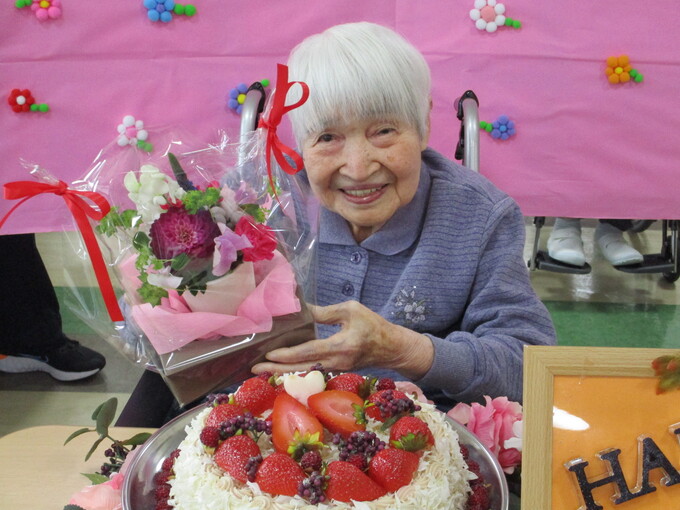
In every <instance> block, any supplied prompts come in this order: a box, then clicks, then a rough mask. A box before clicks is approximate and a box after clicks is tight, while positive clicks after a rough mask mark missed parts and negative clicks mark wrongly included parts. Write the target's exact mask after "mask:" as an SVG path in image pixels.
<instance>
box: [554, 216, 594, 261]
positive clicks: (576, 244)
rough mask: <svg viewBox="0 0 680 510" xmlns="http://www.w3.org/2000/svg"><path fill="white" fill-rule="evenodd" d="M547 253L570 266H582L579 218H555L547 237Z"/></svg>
mask: <svg viewBox="0 0 680 510" xmlns="http://www.w3.org/2000/svg"><path fill="white" fill-rule="evenodd" d="M548 255H550V257H551V258H553V259H555V260H559V261H560V262H564V263H565V264H571V265H572V266H583V265H584V264H585V263H586V255H585V253H584V252H583V241H582V240H581V220H580V219H579V218H557V219H556V220H555V225H554V226H553V229H552V232H551V233H550V237H549V238H548Z"/></svg>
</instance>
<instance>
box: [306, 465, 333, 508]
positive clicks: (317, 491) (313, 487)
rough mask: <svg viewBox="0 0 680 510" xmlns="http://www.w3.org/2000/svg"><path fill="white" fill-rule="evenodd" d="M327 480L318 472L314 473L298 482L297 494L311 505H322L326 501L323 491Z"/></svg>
mask: <svg viewBox="0 0 680 510" xmlns="http://www.w3.org/2000/svg"><path fill="white" fill-rule="evenodd" d="M328 479H329V477H328V476H324V475H322V474H321V473H319V472H318V471H314V472H313V473H312V474H311V475H309V477H307V478H305V479H304V480H302V481H301V482H300V484H299V485H298V494H299V495H300V497H302V498H304V499H306V500H307V501H309V502H310V503H311V504H312V505H318V504H319V503H324V502H325V501H326V494H325V493H324V491H325V490H326V485H327V484H328Z"/></svg>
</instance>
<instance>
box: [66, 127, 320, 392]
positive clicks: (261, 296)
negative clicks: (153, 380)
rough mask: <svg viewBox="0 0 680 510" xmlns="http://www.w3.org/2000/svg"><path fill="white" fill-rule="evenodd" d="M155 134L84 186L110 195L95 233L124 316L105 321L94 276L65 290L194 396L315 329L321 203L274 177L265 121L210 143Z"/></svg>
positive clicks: (96, 169)
mask: <svg viewBox="0 0 680 510" xmlns="http://www.w3.org/2000/svg"><path fill="white" fill-rule="evenodd" d="M153 133H154V134H153V150H152V151H150V152H148V151H146V150H142V149H140V148H137V147H132V146H127V147H121V146H119V145H118V143H117V142H116V141H113V142H112V143H111V144H110V145H109V146H107V147H106V148H104V149H103V150H102V151H101V152H100V153H99V154H98V155H97V157H96V158H95V160H94V162H93V164H92V166H91V168H90V170H89V171H88V172H87V174H86V175H85V176H84V178H83V179H82V180H81V181H78V182H76V183H74V184H73V186H74V187H75V188H78V189H88V190H90V191H94V192H97V193H100V194H102V195H103V196H105V197H106V198H107V199H108V201H109V203H110V205H111V212H110V213H109V214H108V215H107V216H106V217H104V218H103V219H102V220H101V221H99V222H98V224H97V225H96V226H95V231H96V234H97V239H98V241H99V244H100V246H101V248H102V252H103V255H104V259H105V261H106V263H107V266H108V268H109V269H110V271H109V273H110V275H111V278H112V281H113V283H114V288H115V289H116V295H117V296H118V304H119V306H120V309H121V311H122V313H123V316H124V320H123V321H119V322H112V321H111V320H110V319H109V318H108V317H107V314H106V311H104V309H103V307H102V306H101V299H100V298H99V296H97V295H96V289H94V288H93V287H91V286H86V287H83V286H78V285H72V286H71V287H70V289H68V292H67V293H66V294H67V295H66V297H65V300H66V302H67V305H68V306H69V307H70V308H71V309H72V310H73V312H74V313H75V314H76V315H77V316H79V317H80V318H81V319H82V320H83V321H84V322H85V323H87V324H88V325H89V326H90V327H91V328H92V329H94V330H95V331H96V332H97V333H99V334H101V335H102V336H104V337H105V338H107V339H108V340H109V342H110V343H112V344H113V345H114V346H115V347H116V348H117V349H118V350H119V351H120V352H121V353H123V354H124V355H125V356H126V357H127V358H129V359H130V360H131V361H133V362H134V363H138V364H142V365H144V366H145V367H146V368H148V369H150V370H156V371H158V372H159V373H160V374H161V375H162V377H163V378H164V380H165V381H166V383H167V384H168V386H169V387H170V389H171V390H172V392H173V394H174V395H175V397H176V398H177V400H178V401H179V403H180V404H186V403H189V402H192V401H194V400H195V399H197V398H200V397H202V396H203V395H205V394H207V393H210V392H212V391H215V390H217V389H220V388H224V387H226V386H229V385H231V384H235V383H238V382H240V381H242V380H243V379H245V378H246V377H248V376H250V369H251V367H252V366H253V365H254V364H255V363H257V362H259V361H262V360H264V355H265V354H266V353H267V352H268V351H270V350H272V349H275V348H278V347H282V346H291V345H295V344H298V343H301V342H304V341H307V340H310V339H313V338H314V337H315V331H314V323H313V320H312V317H311V313H310V311H309V309H308V307H307V304H306V303H307V302H312V301H313V300H314V296H313V289H314V285H313V282H314V279H315V265H314V247H315V240H316V231H317V228H316V216H315V213H314V211H315V210H316V206H315V204H314V202H313V199H311V193H310V192H309V190H308V189H307V185H306V184H305V181H304V179H302V178H299V177H298V176H291V175H287V174H285V173H284V172H282V171H281V170H280V168H278V167H277V166H274V168H273V175H272V179H270V178H269V176H268V173H267V168H266V163H265V154H264V152H265V145H266V144H265V140H264V136H265V135H264V134H263V132H262V130H260V129H258V130H256V131H253V132H251V133H248V134H245V135H241V137H240V138H239V140H238V141H237V142H231V141H230V140H229V139H228V138H227V136H226V135H225V134H224V133H218V134H217V136H216V140H215V141H214V142H213V143H209V144H202V143H200V142H195V141H193V140H191V139H190V137H189V136H188V135H186V134H182V133H178V132H177V131H176V130H172V129H169V128H161V129H155V130H153ZM272 185H273V187H272ZM81 248H82V247H78V246H76V247H75V251H76V252H80V253H82V252H83V250H82V249H81Z"/></svg>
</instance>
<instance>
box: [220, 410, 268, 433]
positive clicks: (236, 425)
mask: <svg viewBox="0 0 680 510" xmlns="http://www.w3.org/2000/svg"><path fill="white" fill-rule="evenodd" d="M239 430H240V431H242V432H252V433H253V434H254V435H256V436H257V437H259V436H260V435H261V434H263V433H264V434H267V435H271V433H272V422H271V420H267V421H265V420H261V419H259V418H254V417H253V415H252V413H245V414H243V415H242V416H234V417H233V418H229V419H228V420H226V421H223V422H222V423H221V424H220V429H219V432H220V438H221V439H227V438H229V437H231V436H234V435H236V434H237V433H238V431H239Z"/></svg>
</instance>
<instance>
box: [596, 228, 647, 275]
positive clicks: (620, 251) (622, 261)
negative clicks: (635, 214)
mask: <svg viewBox="0 0 680 510" xmlns="http://www.w3.org/2000/svg"><path fill="white" fill-rule="evenodd" d="M595 244H597V246H598V248H600V251H601V252H602V255H604V258H606V259H607V260H608V261H609V263H610V264H611V265H612V266H628V265H631V264H639V263H641V262H642V261H643V260H644V256H643V255H642V253H640V252H639V251H637V250H636V249H635V248H633V247H632V246H631V245H630V244H628V243H627V242H626V240H625V239H624V238H623V232H621V231H620V230H619V229H618V228H616V227H614V226H613V225H609V224H608V223H600V224H598V225H597V228H596V229H595Z"/></svg>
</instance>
